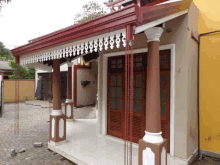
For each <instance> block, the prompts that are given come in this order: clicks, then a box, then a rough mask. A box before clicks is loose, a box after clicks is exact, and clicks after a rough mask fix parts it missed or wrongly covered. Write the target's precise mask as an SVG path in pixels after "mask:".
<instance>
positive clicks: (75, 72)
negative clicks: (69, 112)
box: [73, 65, 91, 106]
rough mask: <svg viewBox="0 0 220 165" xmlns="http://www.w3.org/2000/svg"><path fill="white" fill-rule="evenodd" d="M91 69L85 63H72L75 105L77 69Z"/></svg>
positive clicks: (75, 100)
mask: <svg viewBox="0 0 220 165" xmlns="http://www.w3.org/2000/svg"><path fill="white" fill-rule="evenodd" d="M79 68H80V69H91V66H90V67H86V66H85V65H74V67H73V78H74V79H73V105H74V106H77V69H79Z"/></svg>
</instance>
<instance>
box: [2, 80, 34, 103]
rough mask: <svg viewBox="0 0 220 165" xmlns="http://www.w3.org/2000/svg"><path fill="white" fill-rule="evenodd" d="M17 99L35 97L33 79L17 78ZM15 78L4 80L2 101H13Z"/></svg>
mask: <svg viewBox="0 0 220 165" xmlns="http://www.w3.org/2000/svg"><path fill="white" fill-rule="evenodd" d="M18 83H19V89H18V90H19V101H25V99H26V96H27V99H28V100H34V97H35V88H34V86H35V81H34V80H19V82H18ZM15 90H16V87H15V80H4V102H5V103H10V102H15V101H16V100H15Z"/></svg>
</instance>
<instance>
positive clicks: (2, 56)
mask: <svg viewBox="0 0 220 165" xmlns="http://www.w3.org/2000/svg"><path fill="white" fill-rule="evenodd" d="M13 59H14V57H13V55H12V54H11V51H10V50H9V49H7V48H6V47H5V45H4V44H3V43H2V42H1V41H0V61H5V60H13Z"/></svg>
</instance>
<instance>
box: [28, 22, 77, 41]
mask: <svg viewBox="0 0 220 165" xmlns="http://www.w3.org/2000/svg"><path fill="white" fill-rule="evenodd" d="M78 25H79V24H74V25H71V26H68V27H66V28H63V29H60V30H57V31H54V32H52V33H49V34H46V35H43V36H41V37H37V38H34V39H31V40H29V42H36V41H40V40H43V39H45V38H47V37H50V36H53V35H56V34H58V33H61V32H63V31H66V30H69V29H71V28H73V27H76V26H78Z"/></svg>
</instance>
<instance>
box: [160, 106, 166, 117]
mask: <svg viewBox="0 0 220 165" xmlns="http://www.w3.org/2000/svg"><path fill="white" fill-rule="evenodd" d="M160 116H161V117H166V104H160Z"/></svg>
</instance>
